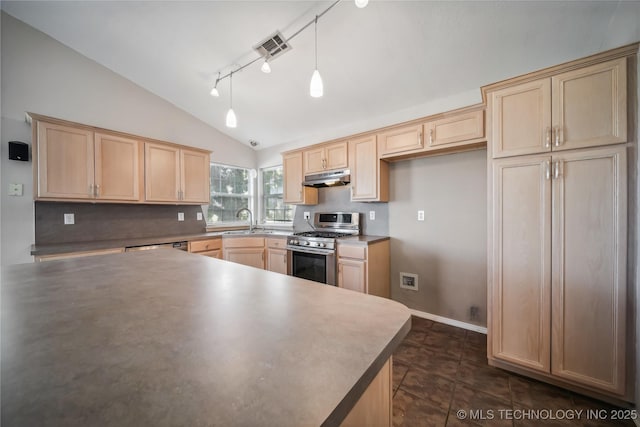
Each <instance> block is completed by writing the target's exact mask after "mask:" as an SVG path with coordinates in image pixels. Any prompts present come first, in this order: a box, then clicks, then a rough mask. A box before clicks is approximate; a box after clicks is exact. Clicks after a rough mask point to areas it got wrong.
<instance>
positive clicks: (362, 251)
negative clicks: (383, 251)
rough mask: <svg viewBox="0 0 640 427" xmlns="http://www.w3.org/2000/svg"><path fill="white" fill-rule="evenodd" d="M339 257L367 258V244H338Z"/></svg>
mask: <svg viewBox="0 0 640 427" xmlns="http://www.w3.org/2000/svg"><path fill="white" fill-rule="evenodd" d="M338 257H340V258H354V259H367V248H366V246H351V245H338Z"/></svg>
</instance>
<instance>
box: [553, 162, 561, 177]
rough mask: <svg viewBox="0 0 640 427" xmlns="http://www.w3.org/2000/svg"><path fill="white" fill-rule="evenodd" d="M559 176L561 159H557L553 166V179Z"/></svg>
mask: <svg viewBox="0 0 640 427" xmlns="http://www.w3.org/2000/svg"><path fill="white" fill-rule="evenodd" d="M559 176H560V161H557V162H556V163H555V166H554V168H553V179H558V177H559Z"/></svg>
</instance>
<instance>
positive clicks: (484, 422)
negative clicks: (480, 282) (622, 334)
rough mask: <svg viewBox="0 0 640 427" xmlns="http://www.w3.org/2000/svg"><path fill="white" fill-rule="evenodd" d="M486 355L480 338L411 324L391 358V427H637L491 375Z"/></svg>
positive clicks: (571, 397)
mask: <svg viewBox="0 0 640 427" xmlns="http://www.w3.org/2000/svg"><path fill="white" fill-rule="evenodd" d="M486 355H487V337H486V336H485V335H483V334H480V333H477V332H471V331H466V330H464V329H460V328H456V327H453V326H449V325H444V324H441V323H436V322H432V321H430V320H426V319H422V318H419V317H415V316H414V317H413V318H412V328H411V332H409V334H408V335H407V337H406V338H405V340H404V341H403V343H402V344H401V345H400V347H398V349H397V350H396V352H395V353H394V355H393V392H394V396H393V425H394V426H419V427H422V426H425V427H427V426H435V427H444V426H447V427H449V426H510V427H528V426H531V427H533V426H589V427H590V426H634V423H633V421H631V420H629V419H627V420H626V421H615V420H611V418H612V415H614V416H615V415H621V416H630V415H632V414H630V413H628V412H627V413H624V412H618V411H617V410H619V409H620V408H615V407H612V406H610V405H608V404H607V403H603V402H600V401H597V400H592V399H589V398H587V397H584V396H581V395H578V394H575V393H572V392H569V391H566V390H563V389H560V388H557V387H553V386H550V385H547V384H544V383H541V382H538V381H535V380H531V379H528V378H525V377H522V376H519V375H515V374H510V373H508V372H506V371H503V370H500V369H497V368H493V367H490V366H489V365H487V356H486ZM472 411H473V412H472ZM611 411H615V412H613V413H612V412H611Z"/></svg>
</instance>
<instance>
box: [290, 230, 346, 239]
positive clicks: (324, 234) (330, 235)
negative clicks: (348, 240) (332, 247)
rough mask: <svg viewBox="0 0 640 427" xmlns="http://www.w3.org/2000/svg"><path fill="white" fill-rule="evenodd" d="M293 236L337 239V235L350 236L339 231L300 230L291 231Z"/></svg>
mask: <svg viewBox="0 0 640 427" xmlns="http://www.w3.org/2000/svg"><path fill="white" fill-rule="evenodd" d="M293 235H294V236H301V237H321V238H325V239H337V238H338V237H345V236H352V235H353V234H350V233H339V232H336V231H302V232H299V233H293Z"/></svg>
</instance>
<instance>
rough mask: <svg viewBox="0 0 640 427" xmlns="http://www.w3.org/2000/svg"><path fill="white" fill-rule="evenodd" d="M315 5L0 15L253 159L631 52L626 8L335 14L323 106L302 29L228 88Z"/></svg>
mask: <svg viewBox="0 0 640 427" xmlns="http://www.w3.org/2000/svg"><path fill="white" fill-rule="evenodd" d="M331 3H332V2H326V1H142V2H137V1H114V2H112V1H74V2H69V1H44V2H40V1H20V2H11V1H3V2H2V9H3V10H4V11H6V12H7V13H9V14H10V15H13V16H14V17H16V18H18V19H20V20H22V21H24V22H26V23H27V24H29V25H31V26H33V27H35V28H37V29H38V30H40V31H42V32H44V33H46V34H48V35H50V36H51V37H53V38H54V39H57V40H58V41H60V42H62V43H63V44H65V45H67V46H69V47H71V48H73V49H75V50H76V51H78V52H80V53H81V54H83V55H84V56H86V57H88V58H91V59H93V60H94V61H96V62H98V63H100V64H102V65H104V66H105V67H107V68H109V69H111V70H113V71H114V72H116V73H118V74H120V75H122V76H124V77H126V78H127V79H129V80H131V81H133V82H135V83H136V84H138V85H139V86H141V87H143V88H145V89H147V90H149V91H150V92H153V93H155V94H157V95H158V96H160V97H162V98H164V99H166V100H167V101H169V102H171V103H172V104H174V105H176V106H178V107H179V108H181V109H183V110H185V111H187V112H188V113H190V114H192V115H193V116H195V117H197V118H199V119H200V120H202V121H204V122H206V123H208V124H210V125H211V126H213V127H215V128H217V129H219V130H221V131H222V132H225V133H227V134H228V135H230V136H231V137H233V138H235V139H237V140H238V141H240V142H242V143H245V144H248V142H249V140H256V141H258V142H259V145H258V146H257V149H260V148H264V147H270V146H274V145H278V144H282V143H294V144H295V143H307V144H310V143H315V142H319V141H322V140H326V139H330V138H333V137H338V136H342V135H348V134H350V133H355V132H360V131H365V130H368V129H371V128H375V127H379V126H383V125H388V124H391V123H396V122H400V121H404V120H410V119H413V118H416V117H420V116H424V115H428V114H432V113H436V112H440V111H442V109H443V108H456V107H461V106H464V105H468V104H471V103H475V102H479V101H480V92H479V87H480V86H482V85H484V84H487V83H491V82H494V81H498V80H502V79H505V78H509V77H512V76H516V75H518V74H523V73H526V72H530V71H533V70H536V69H540V68H543V67H547V66H551V65H555V64H558V63H561V62H565V61H568V60H572V59H577V58H580V57H583V56H587V55H589V54H593V53H597V52H600V51H602V50H606V49H609V48H613V47H617V46H621V45H624V44H628V43H631V42H635V41H638V39H639V38H640V30H639V29H638V22H640V2H637V1H631V2H629V1H588V2H586V1H585V2H581V1H554V2H551V1H549V2H547V1H534V2H520V1H518V2H515V1H514V2H507V1H443V2H436V1H375V0H372V1H370V2H369V5H368V6H367V7H366V8H364V9H358V8H356V7H355V5H354V2H353V1H352V0H342V1H341V2H340V3H339V4H337V5H336V6H335V7H334V8H333V9H332V10H330V11H329V12H328V13H327V14H326V15H325V16H323V17H322V18H320V20H319V22H318V69H319V70H320V72H321V74H322V77H323V80H324V89H325V91H324V96H323V97H322V98H319V99H315V98H311V97H310V96H309V81H310V78H311V74H312V72H313V69H314V50H313V46H314V38H313V34H314V33H313V26H311V27H309V28H308V29H307V30H305V31H303V32H302V33H300V35H299V36H297V37H296V38H295V39H294V40H293V41H292V42H291V46H292V47H293V49H291V50H290V51H289V52H287V53H285V54H283V55H282V56H280V57H278V58H276V59H274V60H273V61H272V63H271V68H272V72H271V73H270V74H264V73H262V72H261V71H260V65H261V61H258V62H256V63H255V64H253V65H252V66H250V67H247V68H246V69H244V70H243V71H241V72H239V73H237V74H234V77H233V107H234V110H235V112H236V114H237V116H238V127H237V128H235V129H230V128H227V127H226V126H225V115H226V111H227V109H228V108H229V80H228V79H226V80H224V81H223V82H221V83H220V85H219V89H220V97H219V98H214V97H212V96H210V95H209V91H210V90H211V88H212V86H213V83H214V82H215V78H216V76H217V73H218V72H222V73H223V74H224V73H226V72H229V71H231V70H233V69H235V68H237V67H238V66H239V65H243V64H245V63H246V62H248V61H250V60H252V59H254V58H256V57H257V56H258V54H257V53H256V52H255V51H254V50H253V46H254V45H256V44H257V43H259V42H260V41H262V40H263V39H264V38H266V37H267V36H269V35H270V34H271V33H273V32H274V31H276V30H279V31H280V32H281V33H282V34H283V35H284V36H285V37H290V36H291V35H292V34H293V33H295V32H296V31H297V30H298V29H300V28H301V27H302V26H303V25H304V24H306V23H307V22H309V21H311V20H312V19H313V18H314V16H315V15H316V14H318V13H320V12H322V11H323V10H324V9H326V8H327V7H328V6H329V5H330V4H331Z"/></svg>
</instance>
